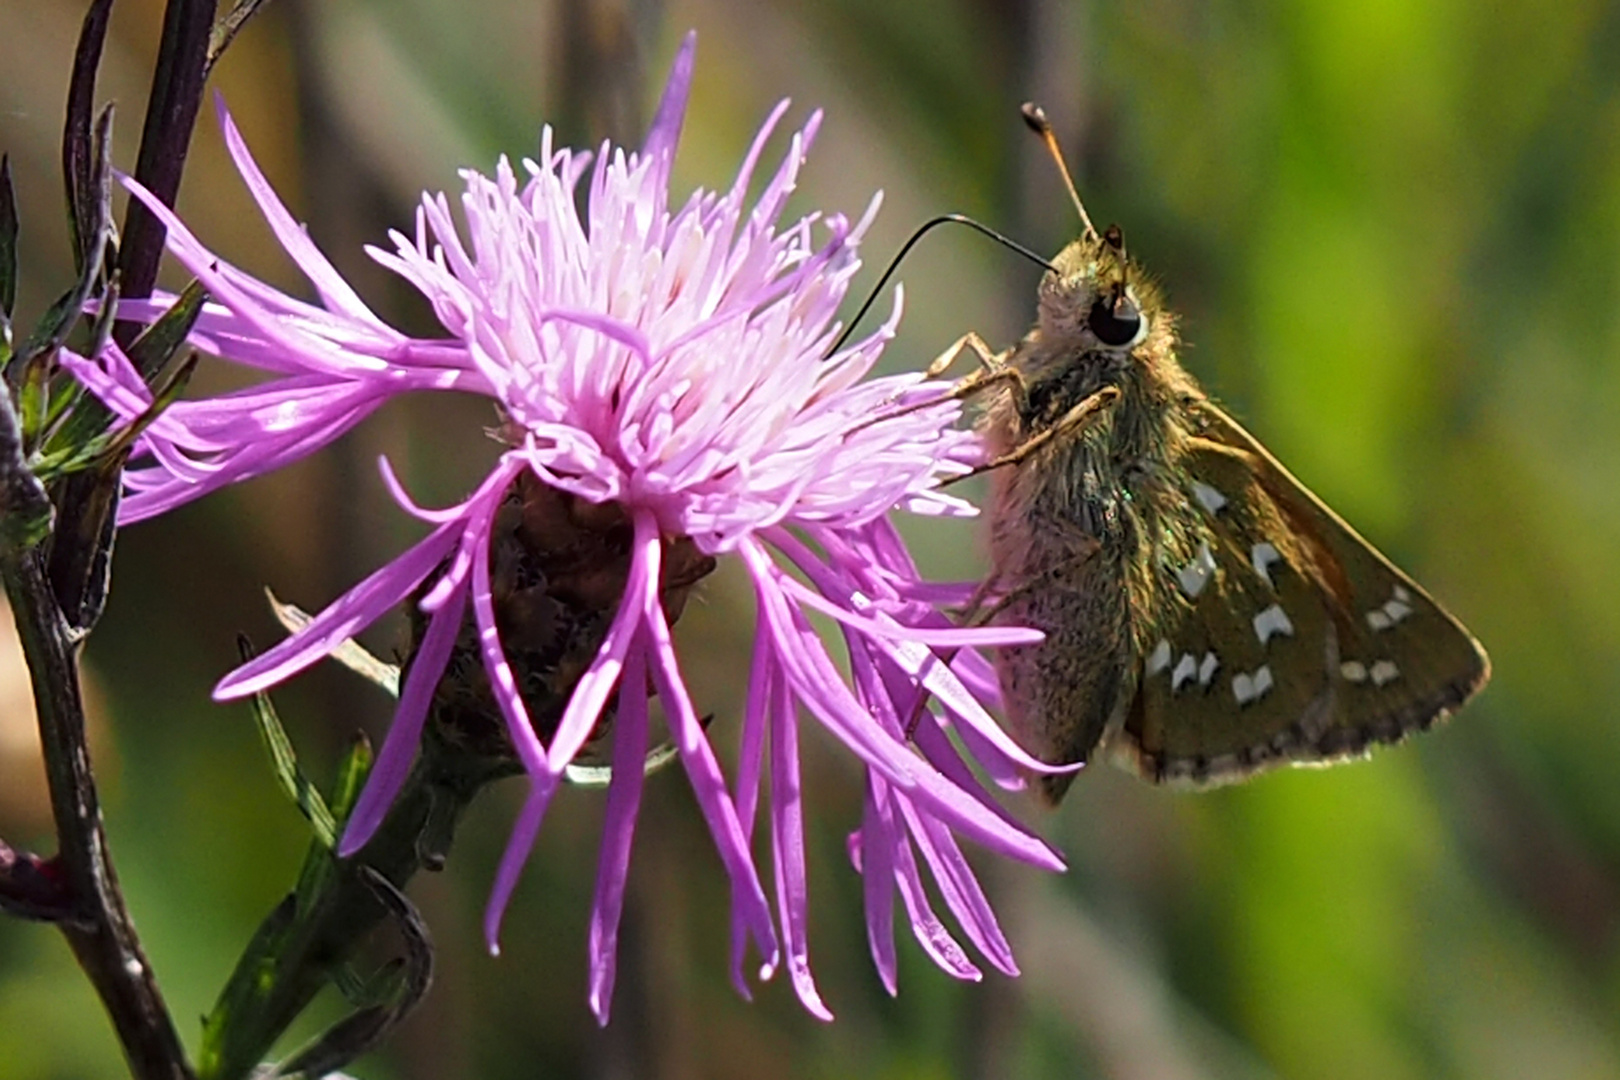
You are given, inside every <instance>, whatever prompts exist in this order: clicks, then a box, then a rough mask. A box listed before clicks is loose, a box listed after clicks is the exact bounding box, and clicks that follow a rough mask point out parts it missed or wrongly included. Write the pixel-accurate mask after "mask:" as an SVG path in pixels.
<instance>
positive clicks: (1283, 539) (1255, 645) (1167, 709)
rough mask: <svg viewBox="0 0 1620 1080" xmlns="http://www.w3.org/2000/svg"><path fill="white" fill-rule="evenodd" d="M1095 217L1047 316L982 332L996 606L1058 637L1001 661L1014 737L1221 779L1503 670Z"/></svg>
mask: <svg viewBox="0 0 1620 1080" xmlns="http://www.w3.org/2000/svg"><path fill="white" fill-rule="evenodd" d="M1026 117H1027V118H1029V119H1030V122H1031V126H1032V127H1035V128H1036V130H1037V131H1038V132H1040V133H1041V134H1042V135H1043V136H1044V137H1045V138H1047V140H1048V144H1049V145H1050V146H1053V148H1054V150H1055V141H1054V140H1052V138H1051V134H1050V128H1049V127H1046V125H1045V120H1044V117H1042V116H1040V115H1039V112H1038V110H1033V109H1028V108H1027V109H1026ZM1055 156H1057V155H1055ZM1059 164H1060V165H1061V157H1060V156H1059ZM1064 174H1065V179H1066V180H1067V171H1066V170H1065V171H1064ZM1070 188H1071V191H1072V184H1071V185H1070ZM1075 202H1076V206H1077V207H1078V206H1079V200H1078V197H1076V200H1075ZM1080 213H1081V217H1082V220H1083V221H1084V222H1085V232H1084V234H1083V235H1082V237H1081V238H1080V239H1078V240H1076V241H1074V242H1073V243H1071V244H1070V245H1069V246H1068V247H1066V248H1065V249H1064V250H1063V251H1062V252H1061V253H1060V254H1059V255H1058V256H1057V257H1056V259H1054V260H1053V262H1052V263H1051V264H1050V269H1049V271H1048V273H1047V274H1046V276H1045V278H1044V279H1043V280H1042V282H1041V285H1040V291H1039V298H1038V313H1037V319H1036V323H1035V326H1034V328H1033V329H1032V330H1031V331H1030V332H1029V333H1028V334H1027V335H1026V336H1025V337H1024V338H1023V340H1021V341H1020V342H1019V343H1018V344H1017V345H1016V346H1014V347H1013V348H1012V349H1010V350H1008V351H1007V352H1004V353H1001V354H997V355H994V356H991V355H988V350H987V349H984V348H982V343H980V342H978V339H977V338H976V337H973V338H971V340H969V341H968V344H970V345H972V346H973V347H974V349H975V351H979V352H980V354H981V357H982V358H983V359H984V360H985V362H986V365H987V370H986V371H985V372H984V373H981V376H980V377H979V379H978V380H977V382H978V383H979V384H980V385H986V386H988V387H990V389H989V390H988V391H987V392H986V405H985V409H984V414H983V418H982V421H981V431H982V432H983V434H984V436H985V438H986V441H987V443H988V446H989V449H990V450H991V452H992V459H991V460H992V463H994V464H995V465H996V466H997V467H995V468H994V469H993V470H992V485H993V500H992V507H991V514H990V522H991V525H990V533H991V536H990V548H991V557H992V576H991V579H990V603H991V604H992V608H991V610H992V611H993V612H994V618H995V620H996V621H998V622H1004V623H1017V624H1022V625H1029V626H1034V627H1036V628H1038V629H1040V630H1042V631H1044V632H1045V634H1046V640H1045V641H1044V642H1042V643H1041V644H1039V645H1034V646H1026V647H1017V648H1005V649H1002V650H1000V652H999V654H998V656H997V668H998V672H999V674H1000V679H1001V685H1002V692H1003V697H1004V699H1005V702H1006V708H1007V713H1008V718H1009V721H1010V723H1011V724H1012V726H1013V727H1014V729H1015V731H1017V732H1018V733H1019V734H1020V735H1021V736H1022V738H1023V739H1024V740H1025V743H1026V745H1028V746H1029V747H1030V748H1031V749H1032V750H1033V751H1035V752H1036V753H1037V754H1039V755H1041V756H1042V757H1043V758H1044V759H1046V760H1049V761H1052V762H1072V761H1080V760H1087V759H1089V758H1091V757H1093V756H1094V754H1095V752H1096V751H1097V750H1099V749H1100V750H1102V751H1103V752H1104V753H1105V754H1106V755H1107V756H1109V757H1110V758H1111V759H1113V760H1114V761H1116V762H1117V763H1119V764H1121V765H1123V766H1124V767H1126V768H1127V769H1129V770H1131V771H1133V772H1136V773H1138V774H1139V775H1141V776H1143V777H1145V778H1147V779H1149V780H1153V781H1159V782H1169V783H1176V784H1184V785H1190V786H1203V785H1208V784H1217V783H1222V782H1227V781H1231V780H1236V779H1241V778H1243V777H1245V776H1248V775H1250V774H1252V773H1254V772H1255V771H1258V770H1260V769H1264V768H1266V767H1269V766H1272V765H1277V764H1285V763H1325V762H1331V761H1335V760H1341V759H1345V758H1350V757H1355V756H1358V755H1361V754H1362V753H1364V752H1365V751H1366V750H1367V749H1368V748H1370V747H1371V746H1373V745H1375V744H1379V743H1390V742H1396V741H1398V740H1400V739H1401V738H1402V737H1404V736H1405V735H1406V734H1408V733H1409V732H1411V731H1414V730H1421V729H1424V728H1426V727H1428V726H1430V725H1431V724H1433V723H1434V722H1436V721H1437V720H1439V719H1441V718H1443V717H1445V716H1446V715H1448V714H1449V713H1450V712H1451V711H1453V710H1455V709H1456V708H1457V707H1459V706H1460V705H1461V704H1462V703H1463V702H1464V701H1466V700H1467V699H1468V698H1469V697H1470V696H1471V695H1473V694H1474V693H1475V692H1476V691H1477V690H1478V689H1479V688H1480V687H1481V686H1483V685H1484V683H1485V681H1486V679H1487V678H1488V677H1489V662H1488V661H1487V659H1486V656H1485V653H1484V651H1483V650H1482V649H1481V648H1480V646H1479V644H1478V642H1476V641H1475V640H1474V639H1473V637H1472V636H1470V635H1469V633H1468V632H1467V630H1465V629H1464V628H1463V627H1462V625H1461V624H1460V623H1458V622H1457V621H1456V619H1454V618H1453V617H1452V616H1451V615H1449V614H1448V613H1447V612H1446V611H1445V610H1444V609H1443V608H1441V607H1440V606H1439V605H1438V604H1437V603H1435V601H1434V600H1433V599H1431V598H1430V597H1429V596H1428V595H1427V594H1426V593H1425V592H1424V591H1423V590H1422V589H1421V588H1420V587H1419V586H1418V585H1417V584H1415V583H1414V582H1413V581H1412V580H1411V579H1410V578H1408V577H1407V576H1406V575H1405V574H1403V573H1402V572H1401V571H1400V570H1398V569H1396V568H1395V567H1394V565H1392V564H1391V563H1390V562H1389V561H1388V560H1387V559H1385V558H1384V557H1383V556H1382V555H1381V554H1379V553H1378V552H1377V551H1376V550H1375V549H1374V548H1373V547H1372V546H1371V545H1370V544H1368V543H1367V542H1366V541H1365V540H1363V539H1362V538H1361V537H1360V536H1358V535H1357V534H1356V533H1355V531H1354V530H1352V529H1351V528H1350V527H1349V526H1348V525H1347V524H1346V523H1345V522H1344V521H1343V520H1342V519H1340V518H1339V517H1338V516H1337V515H1336V514H1334V513H1333V511H1331V510H1330V509H1328V508H1327V506H1326V505H1324V504H1323V503H1322V502H1321V501H1320V500H1319V499H1317V498H1316V497H1315V496H1314V495H1313V494H1311V492H1310V491H1309V490H1307V489H1306V488H1305V487H1304V486H1303V485H1302V484H1301V483H1300V482H1299V481H1298V480H1296V479H1295V478H1294V477H1293V476H1292V475H1290V474H1289V473H1288V472H1287V470H1285V469H1284V468H1283V467H1282V466H1281V465H1280V464H1279V463H1278V462H1277V460H1276V459H1275V458H1273V457H1272V456H1271V455H1270V453H1268V452H1267V451H1266V450H1265V448H1264V447H1262V446H1261V445H1260V443H1259V442H1258V441H1256V440H1255V439H1254V437H1253V436H1251V435H1250V434H1249V433H1248V432H1247V431H1245V430H1244V429H1243V428H1242V427H1241V426H1240V425H1238V424H1237V422H1236V421H1234V420H1232V418H1231V417H1229V416H1228V415H1227V414H1226V413H1225V412H1224V411H1222V410H1221V409H1220V408H1219V407H1218V406H1216V405H1215V404H1214V403H1212V402H1211V401H1210V400H1209V398H1208V397H1207V396H1206V395H1205V394H1204V392H1203V391H1202V390H1201V389H1200V388H1199V387H1198V385H1197V383H1196V382H1195V381H1194V380H1193V379H1192V377H1191V376H1190V375H1188V374H1187V373H1186V372H1185V371H1184V370H1183V369H1182V368H1181V366H1180V363H1179V362H1178V361H1177V358H1176V348H1177V338H1176V332H1175V326H1174V318H1173V316H1172V315H1171V314H1170V313H1169V312H1168V311H1167V310H1166V309H1165V308H1164V306H1163V304H1162V301H1161V300H1160V298H1159V296H1158V293H1157V291H1156V290H1155V289H1154V288H1153V287H1152V286H1151V284H1150V283H1149V282H1148V281H1147V280H1146V279H1145V277H1144V276H1143V275H1142V273H1141V271H1140V270H1139V269H1138V268H1137V267H1136V266H1135V265H1134V264H1132V263H1131V261H1130V259H1129V258H1128V257H1127V255H1126V252H1125V244H1124V240H1123V237H1122V235H1121V233H1120V231H1119V230H1118V229H1117V228H1112V227H1111V228H1109V229H1108V230H1106V231H1105V232H1103V233H1101V234H1098V233H1097V232H1096V231H1095V230H1094V229H1093V228H1092V227H1091V224H1090V222H1089V220H1086V219H1085V212H1084V210H1083V209H1081V211H1080ZM1069 781H1070V777H1069V776H1063V777H1043V778H1041V786H1042V788H1043V791H1044V793H1045V794H1046V796H1047V797H1048V798H1049V799H1051V800H1053V801H1055V800H1057V799H1058V798H1061V796H1062V794H1063V792H1064V790H1065V789H1066V788H1067V785H1068V783H1069Z"/></svg>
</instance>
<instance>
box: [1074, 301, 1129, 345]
mask: <svg viewBox="0 0 1620 1080" xmlns="http://www.w3.org/2000/svg"><path fill="white" fill-rule="evenodd" d="M1086 326H1087V327H1089V328H1090V329H1091V332H1092V333H1093V334H1095V335H1097V340H1098V341H1100V342H1102V343H1103V344H1104V345H1112V346H1113V347H1115V348H1119V347H1121V346H1125V345H1129V344H1130V343H1131V342H1133V341H1135V340H1136V336H1137V335H1138V334H1140V333H1141V332H1142V312H1141V311H1140V310H1139V309H1138V308H1137V306H1136V304H1135V303H1134V302H1133V301H1132V300H1131V298H1130V297H1128V296H1121V297H1120V298H1119V299H1118V300H1109V299H1108V298H1107V297H1105V296H1099V297H1097V299H1096V300H1095V301H1094V302H1093V303H1092V305H1091V311H1090V312H1088V313H1087V314H1086Z"/></svg>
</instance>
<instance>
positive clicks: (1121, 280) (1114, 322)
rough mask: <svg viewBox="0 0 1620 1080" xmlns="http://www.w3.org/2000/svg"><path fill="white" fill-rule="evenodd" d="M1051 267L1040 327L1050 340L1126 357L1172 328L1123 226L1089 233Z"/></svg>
mask: <svg viewBox="0 0 1620 1080" xmlns="http://www.w3.org/2000/svg"><path fill="white" fill-rule="evenodd" d="M1052 267H1053V269H1051V270H1049V271H1048V272H1047V274H1046V277H1045V278H1043V279H1042V281H1041V286H1040V316H1039V327H1040V331H1041V336H1042V337H1043V338H1044V339H1046V340H1047V341H1050V342H1054V343H1061V344H1063V345H1066V346H1070V347H1072V348H1074V349H1076V350H1078V351H1082V352H1087V353H1091V352H1101V353H1105V354H1106V353H1113V354H1116V355H1118V356H1120V357H1124V356H1125V355H1128V354H1130V353H1132V352H1134V351H1135V350H1137V348H1138V347H1139V346H1141V345H1142V344H1143V343H1144V342H1146V341H1147V340H1148V338H1149V336H1150V335H1152V334H1153V333H1154V332H1155V331H1156V330H1164V329H1168V313H1166V312H1165V311H1164V309H1163V308H1162V307H1161V305H1160V303H1159V299H1158V296H1157V294H1156V292H1155V291H1154V290H1153V289H1152V288H1151V287H1150V285H1149V283H1148V282H1147V280H1146V278H1145V277H1144V275H1143V274H1142V272H1141V270H1140V269H1139V268H1138V267H1137V266H1136V265H1135V264H1134V263H1132V262H1131V261H1130V259H1129V258H1128V257H1127V256H1126V254H1125V239H1124V236H1123V235H1122V234H1121V232H1120V230H1119V226H1117V225H1110V226H1109V227H1108V229H1107V230H1106V231H1104V232H1103V234H1102V235H1101V236H1098V235H1096V234H1095V233H1091V232H1089V231H1088V232H1087V233H1086V234H1085V235H1084V236H1082V237H1081V238H1080V239H1078V240H1076V241H1074V242H1073V243H1071V244H1070V245H1069V246H1068V247H1066V248H1064V249H1063V250H1062V251H1061V252H1059V253H1058V255H1057V257H1056V258H1055V259H1053V260H1052Z"/></svg>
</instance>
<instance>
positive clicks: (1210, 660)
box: [1198, 650, 1221, 686]
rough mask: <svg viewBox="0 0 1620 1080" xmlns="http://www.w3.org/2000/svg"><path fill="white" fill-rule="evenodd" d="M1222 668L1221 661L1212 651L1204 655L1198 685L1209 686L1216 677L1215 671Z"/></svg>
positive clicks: (1199, 667)
mask: <svg viewBox="0 0 1620 1080" xmlns="http://www.w3.org/2000/svg"><path fill="white" fill-rule="evenodd" d="M1220 666H1221V661H1220V659H1219V658H1218V657H1217V656H1216V655H1215V653H1214V651H1213V650H1211V651H1210V652H1207V653H1205V654H1204V662H1203V663H1201V664H1199V665H1198V685H1199V686H1208V685H1209V680H1211V679H1213V678H1214V677H1215V669H1216V668H1218V667H1220Z"/></svg>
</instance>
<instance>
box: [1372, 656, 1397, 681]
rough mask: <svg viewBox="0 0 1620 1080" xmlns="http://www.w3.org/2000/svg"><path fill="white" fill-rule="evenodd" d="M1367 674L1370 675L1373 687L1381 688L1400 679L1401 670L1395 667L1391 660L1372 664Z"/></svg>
mask: <svg viewBox="0 0 1620 1080" xmlns="http://www.w3.org/2000/svg"><path fill="white" fill-rule="evenodd" d="M1369 674H1370V675H1372V681H1373V685H1374V686H1383V685H1384V684H1385V683H1388V682H1394V681H1395V680H1396V679H1398V678H1400V677H1401V669H1400V668H1398V667H1396V666H1395V661H1393V660H1379V661H1377V662H1375V663H1374V664H1373V666H1372V670H1371V671H1370V672H1369Z"/></svg>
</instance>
